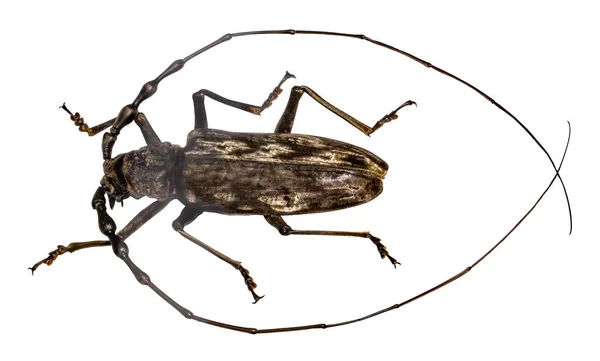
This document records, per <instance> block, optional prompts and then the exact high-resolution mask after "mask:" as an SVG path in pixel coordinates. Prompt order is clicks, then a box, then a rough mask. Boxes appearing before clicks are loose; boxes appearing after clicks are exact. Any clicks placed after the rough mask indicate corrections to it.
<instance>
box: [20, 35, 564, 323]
mask: <svg viewBox="0 0 600 361" xmlns="http://www.w3.org/2000/svg"><path fill="white" fill-rule="evenodd" d="M274 34H288V35H295V34H312V35H329V36H342V37H350V38H355V39H360V40H366V41H368V42H370V43H372V44H375V45H378V46H381V47H384V48H387V49H389V50H392V51H395V52H397V53H400V54H401V55H404V56H406V57H408V58H410V59H412V60H414V61H416V62H418V63H420V64H422V65H424V66H426V67H428V68H432V69H433V70H435V71H437V72H439V73H441V74H443V75H446V76H448V77H450V78H452V79H454V80H456V81H458V82H460V83H462V84H464V85H466V86H467V87H469V88H470V89H472V90H474V91H475V92H477V93H478V94H480V95H481V96H482V97H484V98H485V99H487V100H488V101H490V102H491V103H492V104H494V105H495V106H496V107H498V108H499V109H500V110H502V111H503V112H504V113H506V114H507V115H508V116H510V117H511V118H512V119H513V120H514V121H515V122H517V123H518V124H519V125H520V126H521V127H522V129H523V130H525V132H527V134H528V135H529V136H530V137H531V139H533V140H534V141H535V143H536V144H537V145H538V146H539V148H540V149H541V150H542V151H543V152H544V153H545V154H546V156H547V157H548V159H549V161H550V162H551V164H552V166H553V168H554V170H555V175H554V177H553V178H552V181H551V182H550V183H549V185H548V186H547V188H546V189H545V190H544V192H543V193H542V194H541V195H540V197H539V198H538V200H537V201H536V202H535V203H534V205H533V206H532V207H531V208H530V209H529V211H527V213H526V214H525V215H524V216H523V217H522V218H521V219H520V220H519V221H518V222H517V223H516V224H515V225H514V226H513V227H512V228H511V229H510V231H509V232H507V233H506V235H505V236H504V237H502V238H501V239H500V240H499V241H498V242H497V243H496V244H495V245H494V246H493V247H492V248H491V249H489V250H488V251H487V252H486V253H484V254H483V255H482V256H481V257H480V258H478V259H477V260H476V261H475V262H473V263H472V264H471V265H469V266H468V267H466V268H465V269H464V270H463V271H461V272H459V273H457V274H456V275H454V276H452V277H450V278H448V279H446V280H444V281H443V282H441V283H439V284H437V285H435V286H433V287H431V288H429V289H427V290H426V291H424V292H422V293H420V294H418V295H416V296H414V297H411V298H409V299H408V300H405V301H403V302H400V303H397V304H394V305H392V306H390V307H387V308H384V309H382V310H379V311H377V312H374V313H371V314H368V315H366V316H363V317H360V318H356V319H352V320H349V321H345V322H339V323H333V324H324V323H320V324H311V325H303V326H295V327H282V328H269V329H256V328H252V327H241V326H236V325H231V324H226V323H221V322H218V321H213V320H210V319H207V318H203V317H199V316H196V315H194V314H193V313H192V312H191V311H189V310H188V309H186V308H184V307H183V306H181V305H180V304H178V303H177V302H176V301H174V300H173V299H172V298H171V297H170V296H168V295H167V294H165V293H164V292H163V291H161V290H160V289H159V288H158V287H157V286H156V285H155V284H154V283H153V282H152V281H151V280H150V277H149V276H148V275H147V274H146V273H145V272H144V271H142V270H141V269H140V268H139V267H138V266H137V265H136V264H135V263H134V262H133V261H132V260H131V259H130V257H129V251H128V248H127V245H126V244H125V242H124V241H125V239H126V238H128V237H129V236H130V235H131V234H132V233H133V232H135V231H136V230H137V229H139V228H140V227H141V226H142V225H143V224H144V223H146V222H147V221H148V220H150V219H151V218H152V217H154V216H155V215H156V214H157V213H159V212H160V211H161V210H162V209H164V208H165V207H166V206H167V204H169V202H170V201H172V200H174V199H177V200H179V201H180V202H182V203H183V204H184V205H185V208H184V209H183V211H182V212H181V215H180V216H179V217H178V218H177V219H176V220H175V221H174V222H173V228H174V229H175V230H176V231H177V232H178V233H180V234H181V235H182V236H184V237H185V238H187V239H188V240H190V241H192V242H193V243H195V244H197V245H199V246H201V247H202V248H204V249H205V250H207V251H209V252H210V253H211V254H213V255H215V256H216V257H218V258H220V259H221V260H223V261H225V262H227V263H229V264H230V265H232V266H233V267H234V268H235V269H236V270H238V271H239V272H240V273H241V275H242V277H243V278H244V282H245V284H246V286H247V288H248V290H249V291H250V292H251V294H252V297H253V298H254V302H257V301H258V300H260V298H261V296H258V295H257V294H256V293H255V292H254V288H255V287H256V283H255V282H254V280H253V279H252V277H250V273H249V271H248V270H247V269H245V268H244V267H242V266H241V263H240V262H239V261H236V260H233V259H231V258H229V257H228V256H226V255H224V254H222V253H221V252H219V251H217V250H216V249H214V248H212V247H210V246H209V245H207V244H205V243H204V242H202V241H200V240H198V239H196V238H195V237H193V236H192V235H190V234H189V233H187V232H186V231H185V230H184V227H185V226H186V225H188V224H190V223H191V222H193V221H194V220H195V219H196V217H198V216H199V215H200V214H202V213H203V212H216V213H223V214H251V215H261V216H264V218H265V219H266V221H267V222H268V223H269V224H270V225H272V226H273V227H275V228H276V229H277V230H278V231H279V232H280V233H281V234H282V235H285V236H287V235H331V236H351V237H362V238H367V239H369V240H371V241H372V242H373V243H374V245H375V246H376V247H377V250H378V251H379V254H380V256H381V257H382V258H388V259H389V261H390V262H391V263H392V264H393V265H394V267H395V266H396V264H398V262H397V261H396V259H395V258H393V257H392V256H391V255H390V254H389V253H388V251H387V250H386V248H385V246H383V244H382V243H381V240H380V239H379V238H377V237H375V236H373V235H371V234H370V233H369V232H345V231H314V230H295V229H293V228H291V227H290V226H289V225H288V224H287V223H286V222H285V221H284V220H283V218H282V216H287V215H294V214H306V213H316V212H324V211H332V210H337V209H342V208H346V207H351V206H355V205H359V204H362V203H365V202H368V201H370V200H371V199H373V198H375V197H376V196H377V195H379V193H380V192H381V191H382V189H383V188H382V187H383V185H382V180H383V177H384V176H385V174H386V171H387V164H386V163H385V162H384V161H383V160H382V159H380V158H379V157H377V156H375V155H374V154H372V153H371V152H369V151H367V150H364V149H362V148H359V147H357V146H354V145H351V144H347V143H343V142H340V141H337V140H333V139H327V138H321V137H316V136H308V135H297V134H292V133H291V131H292V126H293V123H294V118H295V114H296V109H297V107H298V102H299V100H300V98H301V96H302V95H303V94H308V95H309V96H310V97H311V98H313V99H314V100H315V101H317V102H318V103H319V104H321V105H322V106H324V107H325V108H327V109H328V110H330V111H332V112H333V113H335V114H336V115H338V116H339V117H341V118H343V119H344V120H345V121H346V122H348V123H349V124H350V125H352V126H353V127H355V128H356V129H358V130H359V131H361V132H362V133H364V134H365V135H370V134H371V133H373V132H375V131H376V130H378V129H379V128H381V127H382V126H383V125H384V124H385V123H387V122H390V121H392V120H393V119H396V118H397V117H398V115H397V112H398V111H399V110H400V109H402V108H403V107H405V106H408V105H413V104H415V103H414V102H413V101H411V100H407V101H406V102H404V103H402V104H401V105H399V106H398V107H397V108H395V109H394V110H392V111H391V112H389V113H387V114H385V115H384V116H383V117H382V118H381V119H380V120H379V121H378V122H376V123H375V124H374V125H373V126H372V127H371V126H368V125H366V124H364V123H362V122H360V121H359V120H357V119H355V118H353V117H352V116H350V115H348V114H347V113H345V112H344V111H342V110H340V109H339V108H337V107H335V106H334V105H332V104H330V103H329V102H327V101H326V100H325V99H323V98H322V97H321V96H319V95H318V94H317V93H316V92H315V91H314V90H312V89H311V88H309V87H307V86H294V87H293V88H292V91H291V95H290V98H289V101H288V104H287V106H286V109H285V111H284V113H283V115H282V116H281V118H280V120H279V122H278V124H277V126H276V127H275V131H274V133H262V134H261V133H234V132H225V131H220V130H215V129H209V128H208V120H207V115H206V111H205V107H204V99H205V97H209V98H212V99H213V100H216V101H218V102H221V103H223V104H226V105H229V106H232V107H234V108H237V109H240V110H244V111H247V112H250V113H253V114H260V113H261V112H262V111H263V110H265V109H267V108H268V107H269V106H270V105H271V104H272V102H273V101H274V100H275V99H276V98H277V97H278V95H279V94H281V92H282V90H281V85H282V84H283V83H284V82H285V81H286V80H288V79H290V78H293V77H294V76H293V75H292V74H290V73H286V74H285V75H284V77H283V78H282V79H281V81H280V82H279V84H278V85H277V86H276V87H275V89H274V90H273V91H272V92H271V93H270V94H269V95H268V97H267V100H266V101H265V102H264V103H263V104H262V105H261V106H255V105H250V104H246V103H241V102H238V101H233V100H230V99H227V98H224V97H222V96H220V95H218V94H215V93H213V92H211V91H209V90H206V89H203V90H200V91H198V92H197V93H195V94H194V97H193V98H194V110H195V127H194V128H195V129H194V130H193V131H192V132H191V133H190V134H189V135H188V141H187V145H186V146H185V147H183V148H182V147H179V146H176V145H172V144H170V143H166V142H161V140H160V139H159V137H158V136H157V134H156V133H155V132H154V130H153V129H152V127H151V126H150V123H149V122H148V120H147V119H146V117H145V116H144V114H143V113H141V112H139V111H138V108H139V106H140V105H141V103H142V102H143V101H144V100H146V99H148V98H149V97H151V96H152V95H153V94H154V93H155V92H156V90H157V87H158V84H159V83H160V82H161V81H162V80H163V79H164V78H166V77H168V76H169V75H171V74H173V73H175V72H177V71H179V70H181V69H182V68H183V66H184V65H185V63H187V61H189V60H191V59H192V58H194V57H195V56H197V55H199V54H201V53H203V52H205V51H207V50H209V49H211V48H213V47H215V46H217V45H219V44H222V43H224V42H226V41H228V40H231V39H233V38H235V37H241V36H249V35H274ZM61 108H62V109H63V110H65V111H66V112H68V113H69V115H70V117H71V120H73V121H74V122H75V125H77V126H78V127H79V130H80V131H82V132H86V133H88V135H90V136H93V135H96V134H99V133H100V132H102V131H104V130H106V129H108V128H110V131H108V132H106V133H105V134H104V137H103V140H102V154H103V158H104V177H103V178H102V180H101V182H100V186H99V187H98V189H97V190H96V192H95V194H94V197H93V199H92V207H93V208H94V209H95V210H96V211H97V213H98V223H99V227H100V231H101V232H102V233H103V234H104V235H105V236H106V237H108V239H109V240H106V241H92V242H78V243H71V244H69V245H68V246H66V247H65V246H59V247H58V248H57V249H56V250H54V251H52V252H50V254H49V256H48V257H47V258H45V259H43V260H41V261H40V262H38V263H36V264H35V265H34V266H33V267H31V270H32V271H35V270H36V269H37V268H38V267H39V266H40V265H41V264H47V265H50V264H52V262H53V261H54V260H56V258H57V257H58V256H59V255H61V254H64V253H66V252H75V251H77V250H80V249H85V248H90V247H98V246H108V245H111V246H112V248H113V251H114V252H115V254H116V255H117V256H118V257H119V258H120V259H121V260H123V261H124V262H125V263H126V264H127V266H128V267H129V268H130V270H131V272H132V273H133V274H134V276H135V277H136V279H137V280H138V281H139V282H140V283H141V284H143V285H146V286H148V287H150V288H151V289H152V290H153V291H154V292H155V293H156V294H158V295H159V296H160V297H161V298H162V299H163V300H165V301H166V302H167V303H169V304H170V305H171V306H172V307H174V308H175V309H177V311H179V312H180V313H181V314H182V315H183V316H184V317H186V318H190V319H194V320H196V321H199V322H202V323H207V324H210V325H214V326H218V327H223V328H227V329H231V330H235V331H241V332H246V333H252V334H255V333H272V332H284V331H298V330H307V329H313V328H329V327H336V326H342V325H346V324H350V323H354V322H358V321H361V320H365V319H367V318H371V317H373V316H376V315H379V314H382V313H385V312H387V311H390V310H393V309H397V308H400V307H401V306H403V305H405V304H408V303H410V302H412V301H415V300H417V299H419V298H421V297H423V296H425V295H427V294H429V293H431V292H433V291H435V290H437V289H439V288H441V287H443V286H445V285H447V284H449V283H451V282H453V281H455V280H457V279H458V278H460V277H462V276H463V275H465V274H466V273H468V272H469V271H470V270H471V269H472V268H473V267H475V266H476V265H478V264H479V263H480V262H481V261H482V260H484V259H485V258H486V257H487V256H488V255H489V254H490V253H491V252H493V251H494V250H495V249H496V248H497V247H498V246H499V245H500V244H501V243H502V242H503V241H504V240H505V239H506V238H507V237H508V236H509V235H510V234H511V233H512V232H513V231H514V230H515V229H516V228H517V227H518V226H519V225H520V224H521V222H522V221H523V220H524V219H525V218H526V217H527V216H528V215H529V214H530V213H531V211H533V209H534V208H535V207H536V206H537V204H538V203H539V202H540V200H541V199H542V198H543V197H544V195H545V194H546V192H547V191H548V190H549V189H550V187H551V186H552V184H553V183H554V181H555V180H556V178H558V179H559V180H560V181H561V183H562V179H561V177H560V174H559V170H560V167H561V165H562V160H561V163H560V165H559V166H558V167H557V166H556V165H555V163H554V161H553V160H552V158H551V157H550V155H549V154H548V152H547V151H546V149H545V148H544V147H543V146H542V144H541V143H540V142H539V141H538V140H537V139H536V138H535V136H534V135H533V134H532V133H531V132H530V131H529V129H527V127H525V125H524V124H523V123H521V121H519V120H518V119H517V118H516V117H515V116H513V115H512V114H511V113H510V112H509V111H507V110H506V109H505V108H504V107H503V106H501V105H500V104H499V103H497V102H496V101H494V100H493V99H492V98H491V97H489V96H488V95H487V94H485V93H484V92H482V91H481V90H479V89H478V88H476V87H474V86H473V85H471V84H469V83H467V82H466V81H464V80H462V79H460V78H458V77H456V76H454V75H452V74H451V73H448V72H446V71H445V70H443V69H441V68H438V67H436V66H435V65H433V64H431V63H429V62H426V61H424V60H422V59H420V58H418V57H416V56H413V55H411V54H409V53H407V52H405V51H402V50H400V49H397V48H394V47H392V46H390V45H387V44H385V43H382V42H379V41H377V40H373V39H370V38H368V37H366V36H364V35H354V34H346V33H334V32H323V31H306V30H276V31H272V30H266V31H252V32H241V33H233V34H225V35H224V36H222V37H221V38H219V39H218V40H216V41H214V42H212V43H211V44H209V45H207V46H205V47H203V48H201V49H200V50H198V51H196V52H194V53H192V54H190V55H189V56H187V57H185V58H183V59H179V60H176V61H175V62H173V63H172V64H171V65H170V66H169V67H168V68H167V69H166V70H165V71H164V72H162V73H161V74H160V75H159V76H158V77H157V78H155V79H154V80H151V81H149V82H147V83H146V84H144V85H143V86H142V89H141V90H140V92H139V94H138V95H137V97H136V98H135V100H134V101H133V102H132V103H131V104H128V105H126V106H125V107H123V108H122V110H121V111H120V112H119V114H118V116H117V117H116V118H114V119H111V120H109V121H107V122H104V123H101V124H99V125H97V126H95V127H91V128H90V127H88V125H87V124H85V123H84V120H83V118H82V117H81V116H80V114H79V113H72V112H71V111H70V110H69V109H68V108H67V107H66V105H65V104H63V105H62V106H61ZM132 122H135V123H136V124H137V125H138V126H139V127H140V130H141V132H142V134H143V136H144V139H145V141H146V143H147V146H146V147H143V148H141V149H139V150H135V151H131V152H129V153H125V154H120V155H117V156H116V157H114V158H113V157H112V149H113V146H114V144H115V142H116V140H117V137H118V135H119V133H120V131H121V130H122V129H123V128H124V127H125V126H126V125H128V124H130V123H132ZM569 133H570V128H569ZM567 146H568V142H567ZM565 153H566V148H565ZM563 160H564V154H563ZM563 189H564V192H565V196H566V189H565V186H564V184H563ZM105 195H107V196H108V199H109V205H110V207H111V208H112V206H113V205H114V203H115V202H120V201H122V200H123V199H125V198H127V197H129V196H131V197H134V198H136V199H137V198H141V197H144V196H147V197H151V198H154V199H156V201H155V202H154V203H152V204H151V205H149V206H148V207H146V208H145V209H144V210H142V211H141V212H140V213H139V214H138V215H137V216H135V217H134V218H133V220H131V221H130V222H129V224H127V225H126V226H125V227H124V228H123V229H121V230H120V231H119V232H117V230H116V225H115V222H114V221H113V219H112V218H111V217H110V216H109V215H108V213H107V209H106V200H105ZM567 204H568V197H567ZM569 215H570V207H569Z"/></svg>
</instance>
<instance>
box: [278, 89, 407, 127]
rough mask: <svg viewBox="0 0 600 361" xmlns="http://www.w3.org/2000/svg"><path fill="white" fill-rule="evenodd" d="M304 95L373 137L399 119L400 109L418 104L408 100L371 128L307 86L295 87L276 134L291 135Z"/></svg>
mask: <svg viewBox="0 0 600 361" xmlns="http://www.w3.org/2000/svg"><path fill="white" fill-rule="evenodd" d="M304 93H306V94H308V95H310V97H311V98H313V99H314V100H316V101H317V103H319V104H321V105H322V106H324V107H325V108H327V109H329V110H330V111H331V112H333V113H334V114H335V115H337V116H339V117H340V118H342V119H344V120H345V121H347V122H348V123H350V125H352V126H353V127H354V128H356V129H358V130H360V131H361V132H362V133H363V134H365V135H371V134H372V133H374V132H375V131H376V130H377V129H379V128H381V127H382V126H383V125H384V124H385V123H388V122H391V121H392V120H394V119H396V118H398V115H397V114H396V112H398V111H399V110H400V109H402V108H404V107H405V106H408V105H417V103H415V102H413V101H412V100H408V101H406V102H404V103H402V105H400V106H399V107H398V108H396V109H395V110H393V111H391V112H390V113H388V114H386V115H384V116H383V118H381V119H380V120H379V121H378V122H377V123H375V125H374V126H373V127H370V126H368V125H366V124H365V123H363V122H361V121H360V120H358V119H356V118H354V117H352V116H351V115H349V114H347V113H346V112H344V111H343V110H341V109H339V108H336V107H335V106H333V105H331V104H330V103H329V102H327V101H326V100H325V99H323V98H321V96H320V95H319V94H317V93H316V92H315V91H314V90H312V89H311V88H309V87H307V86H295V87H293V88H292V91H291V94H290V99H289V101H288V104H287V106H286V108H285V110H284V111H283V114H282V115H281V118H280V119H279V123H277V126H276V127H275V133H290V132H291V131H292V126H293V125H294V119H295V118H296V110H297V109H298V104H299V102H300V98H301V97H302V95H303V94H304Z"/></svg>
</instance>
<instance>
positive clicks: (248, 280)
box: [173, 207, 264, 303]
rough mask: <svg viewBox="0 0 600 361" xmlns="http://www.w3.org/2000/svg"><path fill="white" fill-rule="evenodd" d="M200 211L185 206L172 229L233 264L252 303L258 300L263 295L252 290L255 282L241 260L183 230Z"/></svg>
mask: <svg viewBox="0 0 600 361" xmlns="http://www.w3.org/2000/svg"><path fill="white" fill-rule="evenodd" d="M202 213H203V212H202V211H200V210H198V209H196V208H191V207H185V208H184V209H183V210H182V211H181V214H180V215H179V217H177V219H176V220H174V221H173V229H175V231H177V233H179V234H181V235H182V236H183V237H185V238H187V239H188V240H190V241H191V242H192V243H194V244H196V245H198V246H200V247H202V248H204V249H205V250H207V251H208V252H210V253H211V254H212V255H214V256H216V257H218V258H220V259H221V260H223V261H225V262H227V263H229V264H230V265H231V266H233V268H235V269H236V270H238V271H240V273H241V274H242V277H244V283H245V284H246V287H248V291H250V293H252V297H253V298H254V303H256V302H258V300H260V299H261V298H263V297H264V296H259V295H257V294H256V293H255V292H254V289H255V288H256V282H254V280H253V279H252V277H250V272H249V271H248V270H247V269H245V268H244V267H242V263H241V262H239V261H236V260H233V259H231V258H229V257H227V256H226V255H224V254H223V253H221V252H219V251H217V250H216V249H214V248H212V247H211V246H209V245H207V244H206V243H204V242H202V241H200V240H199V239H197V238H196V237H194V236H192V235H190V234H189V233H187V232H186V231H184V230H183V228H184V227H185V226H187V225H188V224H190V223H192V222H193V221H194V220H195V219H196V218H197V217H198V216H199V215H201V214H202Z"/></svg>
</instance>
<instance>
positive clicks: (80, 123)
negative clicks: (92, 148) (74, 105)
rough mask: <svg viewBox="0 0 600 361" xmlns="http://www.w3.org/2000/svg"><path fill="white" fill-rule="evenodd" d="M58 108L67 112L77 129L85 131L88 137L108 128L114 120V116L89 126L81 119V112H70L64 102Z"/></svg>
mask: <svg viewBox="0 0 600 361" xmlns="http://www.w3.org/2000/svg"><path fill="white" fill-rule="evenodd" d="M59 109H63V110H64V111H66V112H67V113H69V115H70V116H71V120H72V121H73V122H74V123H75V125H76V126H78V127H79V131H80V132H84V133H87V134H88V135H89V136H90V137H92V136H94V135H96V134H98V133H100V132H101V131H103V130H105V129H107V128H109V127H110V126H111V125H112V124H113V122H114V121H115V119H116V118H112V119H111V120H108V121H106V122H104V123H101V124H98V125H96V126H95V127H91V128H90V127H89V126H88V125H87V124H85V122H84V121H83V118H82V117H81V114H79V113H75V114H73V113H71V111H70V110H69V109H68V108H67V106H66V105H65V103H63V105H61V106H60V107H59Z"/></svg>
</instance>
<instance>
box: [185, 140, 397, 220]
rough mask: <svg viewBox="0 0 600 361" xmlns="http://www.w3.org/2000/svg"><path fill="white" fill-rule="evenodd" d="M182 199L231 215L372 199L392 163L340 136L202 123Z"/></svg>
mask: <svg viewBox="0 0 600 361" xmlns="http://www.w3.org/2000/svg"><path fill="white" fill-rule="evenodd" d="M181 172H182V174H181V175H180V176H179V177H178V178H179V183H178V185H177V197H178V198H179V199H180V200H181V201H182V202H183V203H185V204H187V205H193V206H196V207H201V208H203V209H205V210H207V211H213V212H219V213H230V214H263V215H265V214H281V215H284V214H301V213H314V212H325V211H332V210H337V209H341V208H346V207H351V206H355V205H358V204H362V203H365V202H368V201H370V200H371V199H373V198H375V197H376V196H377V195H379V194H380V193H381V191H382V190H383V184H382V180H383V177H384V175H385V173H386V172H387V164H386V163H385V162H384V161H383V160H382V159H380V158H379V157H377V156H375V155H374V154H373V153H371V152H369V151H367V150H364V149H362V148H359V147H356V146H354V145H351V144H347V143H343V142H339V141H337V140H332V139H327V138H321V137H314V136H307V135H298V134H255V133H230V132H225V131H221V130H213V129H197V130H194V131H193V132H191V133H190V135H189V136H188V143H187V145H186V147H185V149H184V158H183V163H182V168H181Z"/></svg>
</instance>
